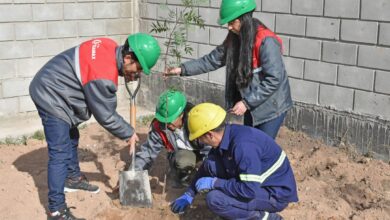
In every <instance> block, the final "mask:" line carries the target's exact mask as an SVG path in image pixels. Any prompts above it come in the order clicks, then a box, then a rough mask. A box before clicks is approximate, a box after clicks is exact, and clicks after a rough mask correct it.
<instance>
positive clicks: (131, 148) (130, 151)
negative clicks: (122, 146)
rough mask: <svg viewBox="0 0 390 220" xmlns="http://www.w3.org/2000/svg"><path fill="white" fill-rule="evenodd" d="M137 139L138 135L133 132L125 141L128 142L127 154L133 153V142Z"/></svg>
mask: <svg viewBox="0 0 390 220" xmlns="http://www.w3.org/2000/svg"><path fill="white" fill-rule="evenodd" d="M138 141H139V138H138V135H137V134H136V133H135V132H134V134H133V136H131V137H130V139H129V140H128V141H127V143H128V144H129V155H132V154H133V153H135V144H136V143H137V142H138Z"/></svg>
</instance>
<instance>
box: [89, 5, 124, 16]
mask: <svg viewBox="0 0 390 220" xmlns="http://www.w3.org/2000/svg"><path fill="white" fill-rule="evenodd" d="M120 15H121V3H119V2H109V3H94V4H93V17H94V18H119V17H120Z"/></svg>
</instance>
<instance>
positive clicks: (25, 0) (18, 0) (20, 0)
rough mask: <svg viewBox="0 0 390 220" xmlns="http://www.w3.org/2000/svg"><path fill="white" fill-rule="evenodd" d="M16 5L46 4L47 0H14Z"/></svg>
mask: <svg viewBox="0 0 390 220" xmlns="http://www.w3.org/2000/svg"><path fill="white" fill-rule="evenodd" d="M14 3H16V4H25V3H27V4H36V3H45V0H14Z"/></svg>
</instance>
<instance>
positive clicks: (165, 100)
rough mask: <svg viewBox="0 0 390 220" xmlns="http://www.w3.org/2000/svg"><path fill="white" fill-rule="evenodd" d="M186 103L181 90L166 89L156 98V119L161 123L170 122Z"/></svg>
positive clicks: (177, 115) (176, 116)
mask: <svg viewBox="0 0 390 220" xmlns="http://www.w3.org/2000/svg"><path fill="white" fill-rule="evenodd" d="M186 104H187V99H186V97H185V96H184V94H183V93H182V92H179V91H175V90H166V91H165V92H163V93H162V94H161V95H160V98H159V100H158V103H157V106H156V119H157V120H158V121H160V122H162V123H171V122H173V121H174V120H176V119H177V118H178V117H179V116H180V114H181V113H182V112H183V111H184V108H185V107H186Z"/></svg>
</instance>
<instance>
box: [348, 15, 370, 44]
mask: <svg viewBox="0 0 390 220" xmlns="http://www.w3.org/2000/svg"><path fill="white" fill-rule="evenodd" d="M377 36H378V23H377V22H368V21H357V20H342V22H341V40H345V41H353V42H361V43H371V44H376V40H377Z"/></svg>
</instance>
